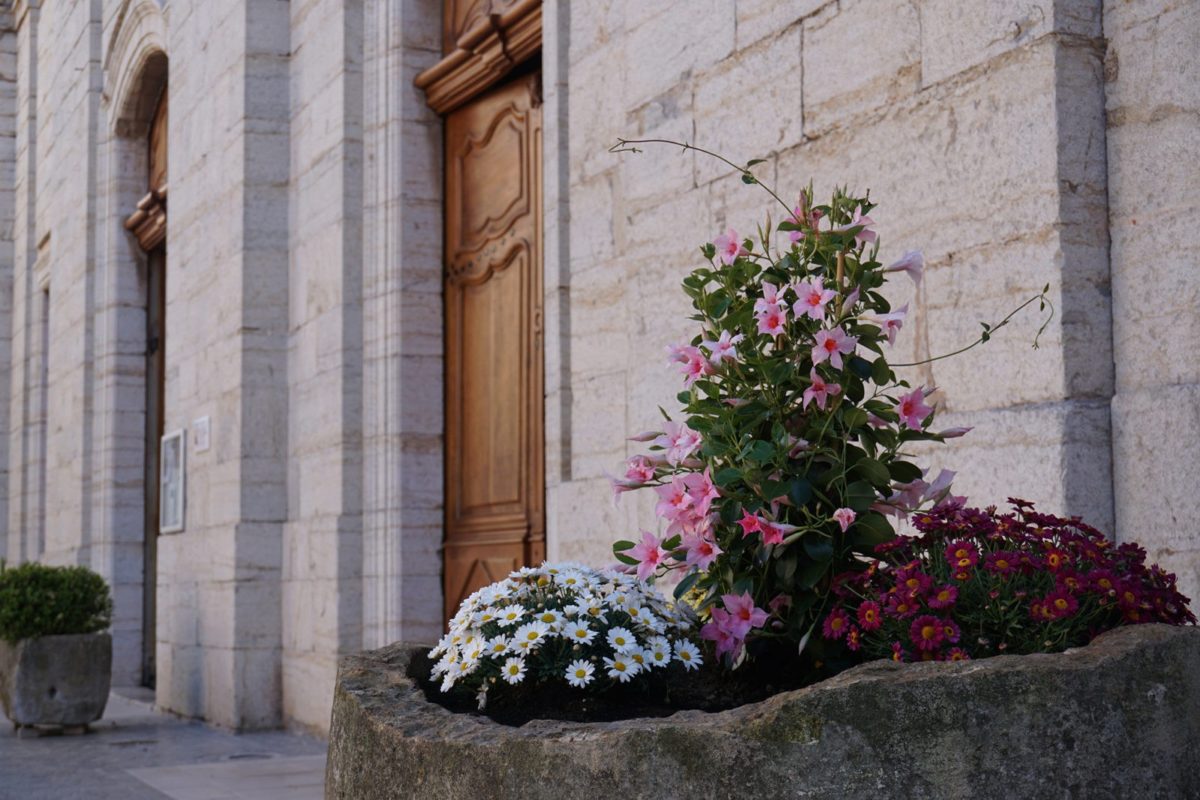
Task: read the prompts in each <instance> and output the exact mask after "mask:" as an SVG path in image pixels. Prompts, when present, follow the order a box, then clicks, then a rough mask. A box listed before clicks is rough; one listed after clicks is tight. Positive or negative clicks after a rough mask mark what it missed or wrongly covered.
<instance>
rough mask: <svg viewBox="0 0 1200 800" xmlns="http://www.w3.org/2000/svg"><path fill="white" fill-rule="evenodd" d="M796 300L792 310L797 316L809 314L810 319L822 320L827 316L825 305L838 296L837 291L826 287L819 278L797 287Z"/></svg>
mask: <svg viewBox="0 0 1200 800" xmlns="http://www.w3.org/2000/svg"><path fill="white" fill-rule="evenodd" d="M795 292H796V297H797V298H798V299H797V300H796V303H795V305H793V306H792V311H794V312H795V314H796V316H797V317H803V316H805V315H807V316H808V317H809V318H810V319H815V320H822V319H824V318H825V306H827V305H828V304H829V301H830V300H832V299H833V298H835V297H837V292H835V291H834V290H833V289H826V288H825V287H824V286H822V285H821V282H820V281H818V280H810V281H805V282H804V283H801V284H799V285H798V286H796V287H795Z"/></svg>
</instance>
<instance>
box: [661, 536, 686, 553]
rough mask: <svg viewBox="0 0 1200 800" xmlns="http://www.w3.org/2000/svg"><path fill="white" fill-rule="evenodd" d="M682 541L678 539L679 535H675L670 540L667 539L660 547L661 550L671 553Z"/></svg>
mask: <svg viewBox="0 0 1200 800" xmlns="http://www.w3.org/2000/svg"><path fill="white" fill-rule="evenodd" d="M682 541H683V540H682V539H681V538H680V536H679V534H675V535H674V536H672V537H671V538H670V539H667V540H666V541H665V542H663V543H662V545H661V547H662V549H663V550H667V551H671V550H674V549H675V548H676V547H679V544H680V542H682Z"/></svg>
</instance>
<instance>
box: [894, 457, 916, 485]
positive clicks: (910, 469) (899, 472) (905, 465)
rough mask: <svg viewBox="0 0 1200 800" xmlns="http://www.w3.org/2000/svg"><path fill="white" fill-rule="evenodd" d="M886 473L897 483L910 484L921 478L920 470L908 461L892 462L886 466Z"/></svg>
mask: <svg viewBox="0 0 1200 800" xmlns="http://www.w3.org/2000/svg"><path fill="white" fill-rule="evenodd" d="M888 473H889V474H890V475H891V476H892V480H894V481H896V482H897V483H911V482H912V481H915V480H916V479H917V478H919V477H921V468H920V467H918V466H917V465H916V464H911V463H909V462H908V461H893V462H892V463H891V464H888Z"/></svg>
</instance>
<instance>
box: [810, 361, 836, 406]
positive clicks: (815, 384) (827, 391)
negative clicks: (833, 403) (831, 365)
mask: <svg viewBox="0 0 1200 800" xmlns="http://www.w3.org/2000/svg"><path fill="white" fill-rule="evenodd" d="M808 377H809V379H810V380H811V381H812V383H811V384H809V387H808V388H807V389H805V390H804V398H803V402H802V403H801V406H802V407H803V408H808V404H809V403H811V402H814V401H815V402H816V404H817V408H819V409H821V410H822V411H824V410H825V401H826V399H827V398H829V397H831V396H832V397H836V396H837V395H839V394H841V391H842V387H841V385H840V384H837V383H826V382H825V379H824V378H822V377H821V373H819V372H817V368H816V367H813V368H812V372H811V373H810V374H809V376H808Z"/></svg>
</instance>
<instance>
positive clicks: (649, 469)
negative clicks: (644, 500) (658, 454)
mask: <svg viewBox="0 0 1200 800" xmlns="http://www.w3.org/2000/svg"><path fill="white" fill-rule="evenodd" d="M625 479H626V480H630V481H641V482H642V483H645V482H646V481H650V480H654V462H652V461H651V460H650V459H649V458H648V457H646V456H634V457H633V458H630V459H628V460H627V461H626V462H625Z"/></svg>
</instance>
